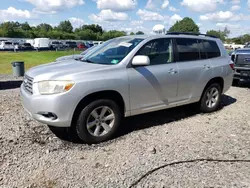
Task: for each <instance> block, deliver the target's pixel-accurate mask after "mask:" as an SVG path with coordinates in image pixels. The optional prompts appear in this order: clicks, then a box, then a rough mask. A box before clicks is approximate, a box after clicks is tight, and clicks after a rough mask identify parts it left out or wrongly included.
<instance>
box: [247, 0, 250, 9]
mask: <svg viewBox="0 0 250 188" xmlns="http://www.w3.org/2000/svg"><path fill="white" fill-rule="evenodd" d="M247 5H248V8H250V0H248V1H247Z"/></svg>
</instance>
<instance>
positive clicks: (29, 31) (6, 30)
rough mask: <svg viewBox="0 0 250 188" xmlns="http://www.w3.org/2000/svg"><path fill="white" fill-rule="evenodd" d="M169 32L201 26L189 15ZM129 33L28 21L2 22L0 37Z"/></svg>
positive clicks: (222, 33)
mask: <svg viewBox="0 0 250 188" xmlns="http://www.w3.org/2000/svg"><path fill="white" fill-rule="evenodd" d="M168 32H192V33H200V28H199V26H198V25H197V24H196V23H195V22H194V21H193V20H192V19H191V18H189V17H185V18H183V19H182V20H181V21H177V22H176V23H175V24H174V25H173V26H172V27H170V28H169V30H168ZM135 34H137V35H138V34H139V35H140V34H144V33H143V32H142V31H138V32H136V33H134V32H131V33H130V35H135ZM206 34H209V35H214V36H217V37H219V38H220V39H221V40H222V41H223V42H227V43H232V42H234V43H237V44H245V43H247V42H249V41H250V35H249V34H245V35H243V36H239V37H235V38H229V34H230V30H229V29H228V28H227V27H225V29H224V30H210V31H207V33H206ZM125 35H128V34H127V33H126V32H125V31H117V30H110V31H105V30H104V29H103V28H102V27H101V26H100V25H97V24H90V25H83V26H81V27H79V28H76V29H74V28H73V26H72V24H71V22H70V21H68V20H66V21H62V22H60V24H59V25H58V26H55V27H52V26H51V25H49V24H47V23H42V24H39V25H37V26H30V25H29V24H28V23H27V22H25V23H19V22H4V23H1V24H0V37H10V38H41V37H46V38H51V39H75V40H98V41H99V40H100V41H106V40H109V39H111V38H115V37H120V36H125Z"/></svg>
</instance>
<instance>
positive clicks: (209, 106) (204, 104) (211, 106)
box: [200, 83, 222, 113]
mask: <svg viewBox="0 0 250 188" xmlns="http://www.w3.org/2000/svg"><path fill="white" fill-rule="evenodd" d="M212 91H214V92H212ZM216 91H217V92H218V95H216V97H214V96H215V95H214V94H215V92H216ZM211 92H212V96H211V95H210V97H211V100H212V98H213V99H214V100H213V101H216V102H213V101H212V102H208V101H209V98H208V95H209V94H211ZM221 93H222V88H221V86H220V84H218V83H212V84H211V85H209V86H208V87H206V88H205V90H204V92H203V94H202V97H201V100H200V110H201V111H202V112H204V113H210V112H214V111H216V110H217V109H218V107H219V104H220V101H221Z"/></svg>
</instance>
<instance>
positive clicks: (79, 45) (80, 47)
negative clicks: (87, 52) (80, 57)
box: [77, 43, 87, 49]
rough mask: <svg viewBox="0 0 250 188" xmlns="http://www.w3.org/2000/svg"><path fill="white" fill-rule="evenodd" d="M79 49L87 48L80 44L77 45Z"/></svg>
mask: <svg viewBox="0 0 250 188" xmlns="http://www.w3.org/2000/svg"><path fill="white" fill-rule="evenodd" d="M77 47H78V48H79V49H87V46H86V45H85V44H84V43H80V44H78V45H77Z"/></svg>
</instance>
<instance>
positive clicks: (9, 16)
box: [0, 7, 33, 21]
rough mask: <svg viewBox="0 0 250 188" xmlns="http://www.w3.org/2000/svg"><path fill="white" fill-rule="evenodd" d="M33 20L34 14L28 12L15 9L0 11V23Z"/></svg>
mask: <svg viewBox="0 0 250 188" xmlns="http://www.w3.org/2000/svg"><path fill="white" fill-rule="evenodd" d="M31 18H33V16H32V13H31V12H30V11H28V10H20V9H16V8H14V7H9V8H8V9H6V10H0V21H6V20H8V21H13V20H19V19H31Z"/></svg>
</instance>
